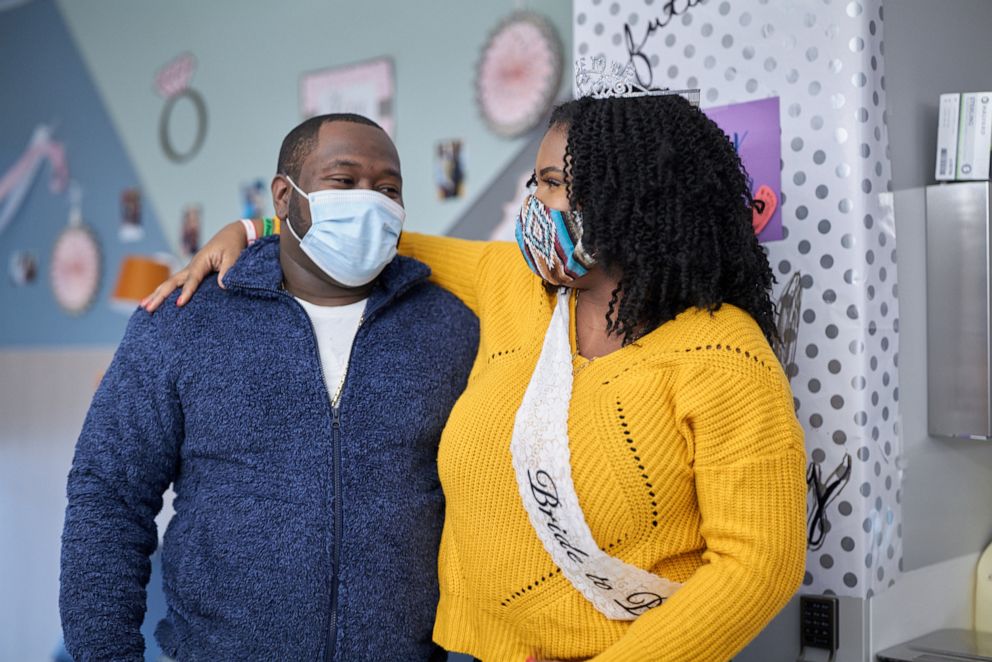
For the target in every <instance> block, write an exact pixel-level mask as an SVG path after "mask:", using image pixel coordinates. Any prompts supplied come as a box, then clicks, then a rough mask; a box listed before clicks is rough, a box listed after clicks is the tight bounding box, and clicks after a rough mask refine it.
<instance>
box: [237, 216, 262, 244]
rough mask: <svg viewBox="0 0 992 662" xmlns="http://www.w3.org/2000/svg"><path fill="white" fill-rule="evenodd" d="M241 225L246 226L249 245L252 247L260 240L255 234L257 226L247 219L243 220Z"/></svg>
mask: <svg viewBox="0 0 992 662" xmlns="http://www.w3.org/2000/svg"><path fill="white" fill-rule="evenodd" d="M241 225H243V226H245V235H246V237H247V239H248V245H249V246H251V245H252V244H253V243H255V240H256V239H258V235H257V234H256V233H255V224H254V223H253V222H251V221H250V220H249V219H247V218H242V219H241Z"/></svg>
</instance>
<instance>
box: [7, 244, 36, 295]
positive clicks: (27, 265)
mask: <svg viewBox="0 0 992 662" xmlns="http://www.w3.org/2000/svg"><path fill="white" fill-rule="evenodd" d="M7 274H8V275H9V276H10V282H11V283H13V284H14V285H16V286H18V287H22V286H24V285H30V284H32V283H34V282H35V281H36V280H37V279H38V258H37V257H35V255H34V253H31V252H30V251H15V252H14V253H13V254H12V255H11V256H10V262H9V263H8V265H7Z"/></svg>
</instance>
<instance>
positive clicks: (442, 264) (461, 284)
mask: <svg viewBox="0 0 992 662" xmlns="http://www.w3.org/2000/svg"><path fill="white" fill-rule="evenodd" d="M491 244H492V242H488V241H470V240H468V239H455V238H453V237H438V236H434V235H427V234H418V233H416V232H404V233H403V235H402V236H401V237H400V246H399V252H400V254H401V255H406V256H407V257H412V258H414V259H417V260H420V261H421V262H424V263H425V264H426V265H427V266H428V267H430V268H431V281H432V282H434V283H436V284H437V285H439V286H441V287H443V288H444V289H446V290H448V291H449V292H451V293H452V294H454V295H455V296H457V297H458V298H459V299H461V300H462V303H464V304H465V305H466V306H468V308H469V309H471V311H472V312H473V313H475V314H476V315H478V314H479V296H478V295H479V282H480V280H481V271H482V261H483V256H484V255H485V253H486V249H487V248H488V247H489V246H490V245H491Z"/></svg>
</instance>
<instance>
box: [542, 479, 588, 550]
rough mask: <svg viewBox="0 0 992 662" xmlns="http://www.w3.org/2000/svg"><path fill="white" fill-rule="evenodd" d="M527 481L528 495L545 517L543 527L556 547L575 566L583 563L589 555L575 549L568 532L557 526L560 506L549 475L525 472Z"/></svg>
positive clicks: (554, 486)
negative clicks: (556, 513) (549, 533)
mask: <svg viewBox="0 0 992 662" xmlns="http://www.w3.org/2000/svg"><path fill="white" fill-rule="evenodd" d="M527 481H528V482H529V483H530V493H531V495H532V496H533V497H534V502H535V503H536V504H537V506H538V511H540V512H541V514H543V515H544V516H545V518H546V519H545V522H544V526H546V527H547V528H548V530H549V531H551V535H552V537H553V538H554V539H555V540H557V541H558V545H559V546H560V547H561V548H562V549H564V550H565V555H566V556H567V557H568V558H569V560H571V561H572V563H575V564H581V563H583V562H585V559H587V558H588V557H589V553H588V552H586V551H585V550H583V549H581V548H580V547H576V546H575V545H574V544H573V543H572V541H571V540H569V538H568V531H566V530H565V529H563V528H562V527H561V526H559V522H558V517H557V516H556V515H555V509H556V508H558V507H559V506H560V505H561V500H560V499H559V498H558V487H557V486H556V485H555V481H554V479H552V478H551V475H550V474H549V473H548V472H547V471H544V470H543V469H539V470H538V471H536V472H534V473H533V474H531V472H530V471H528V472H527Z"/></svg>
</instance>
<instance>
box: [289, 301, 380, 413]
mask: <svg viewBox="0 0 992 662" xmlns="http://www.w3.org/2000/svg"><path fill="white" fill-rule="evenodd" d="M296 300H297V301H298V302H299V303H300V305H301V306H303V310H305V311H307V315H308V316H309V317H310V322H311V323H312V324H313V332H314V335H315V336H316V337H317V350H318V351H319V352H320V367H321V369H322V370H323V371H324V383H325V384H326V385H327V394H328V396H329V397H330V398H331V402H334V401H335V400H336V399H337V396H338V391H340V390H341V389H342V388H343V387H344V378H345V375H346V374H347V372H348V358H349V357H350V356H351V346H352V345H353V344H354V342H355V334H356V333H358V325H359V324H361V321H362V315H363V314H364V313H365V303H366V301H367V300H365V299H363V300H362V301H357V302H355V303H352V304H348V305H346V306H318V305H317V304H314V303H310V302H309V301H304V300H303V299H300V298H297V299H296Z"/></svg>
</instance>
